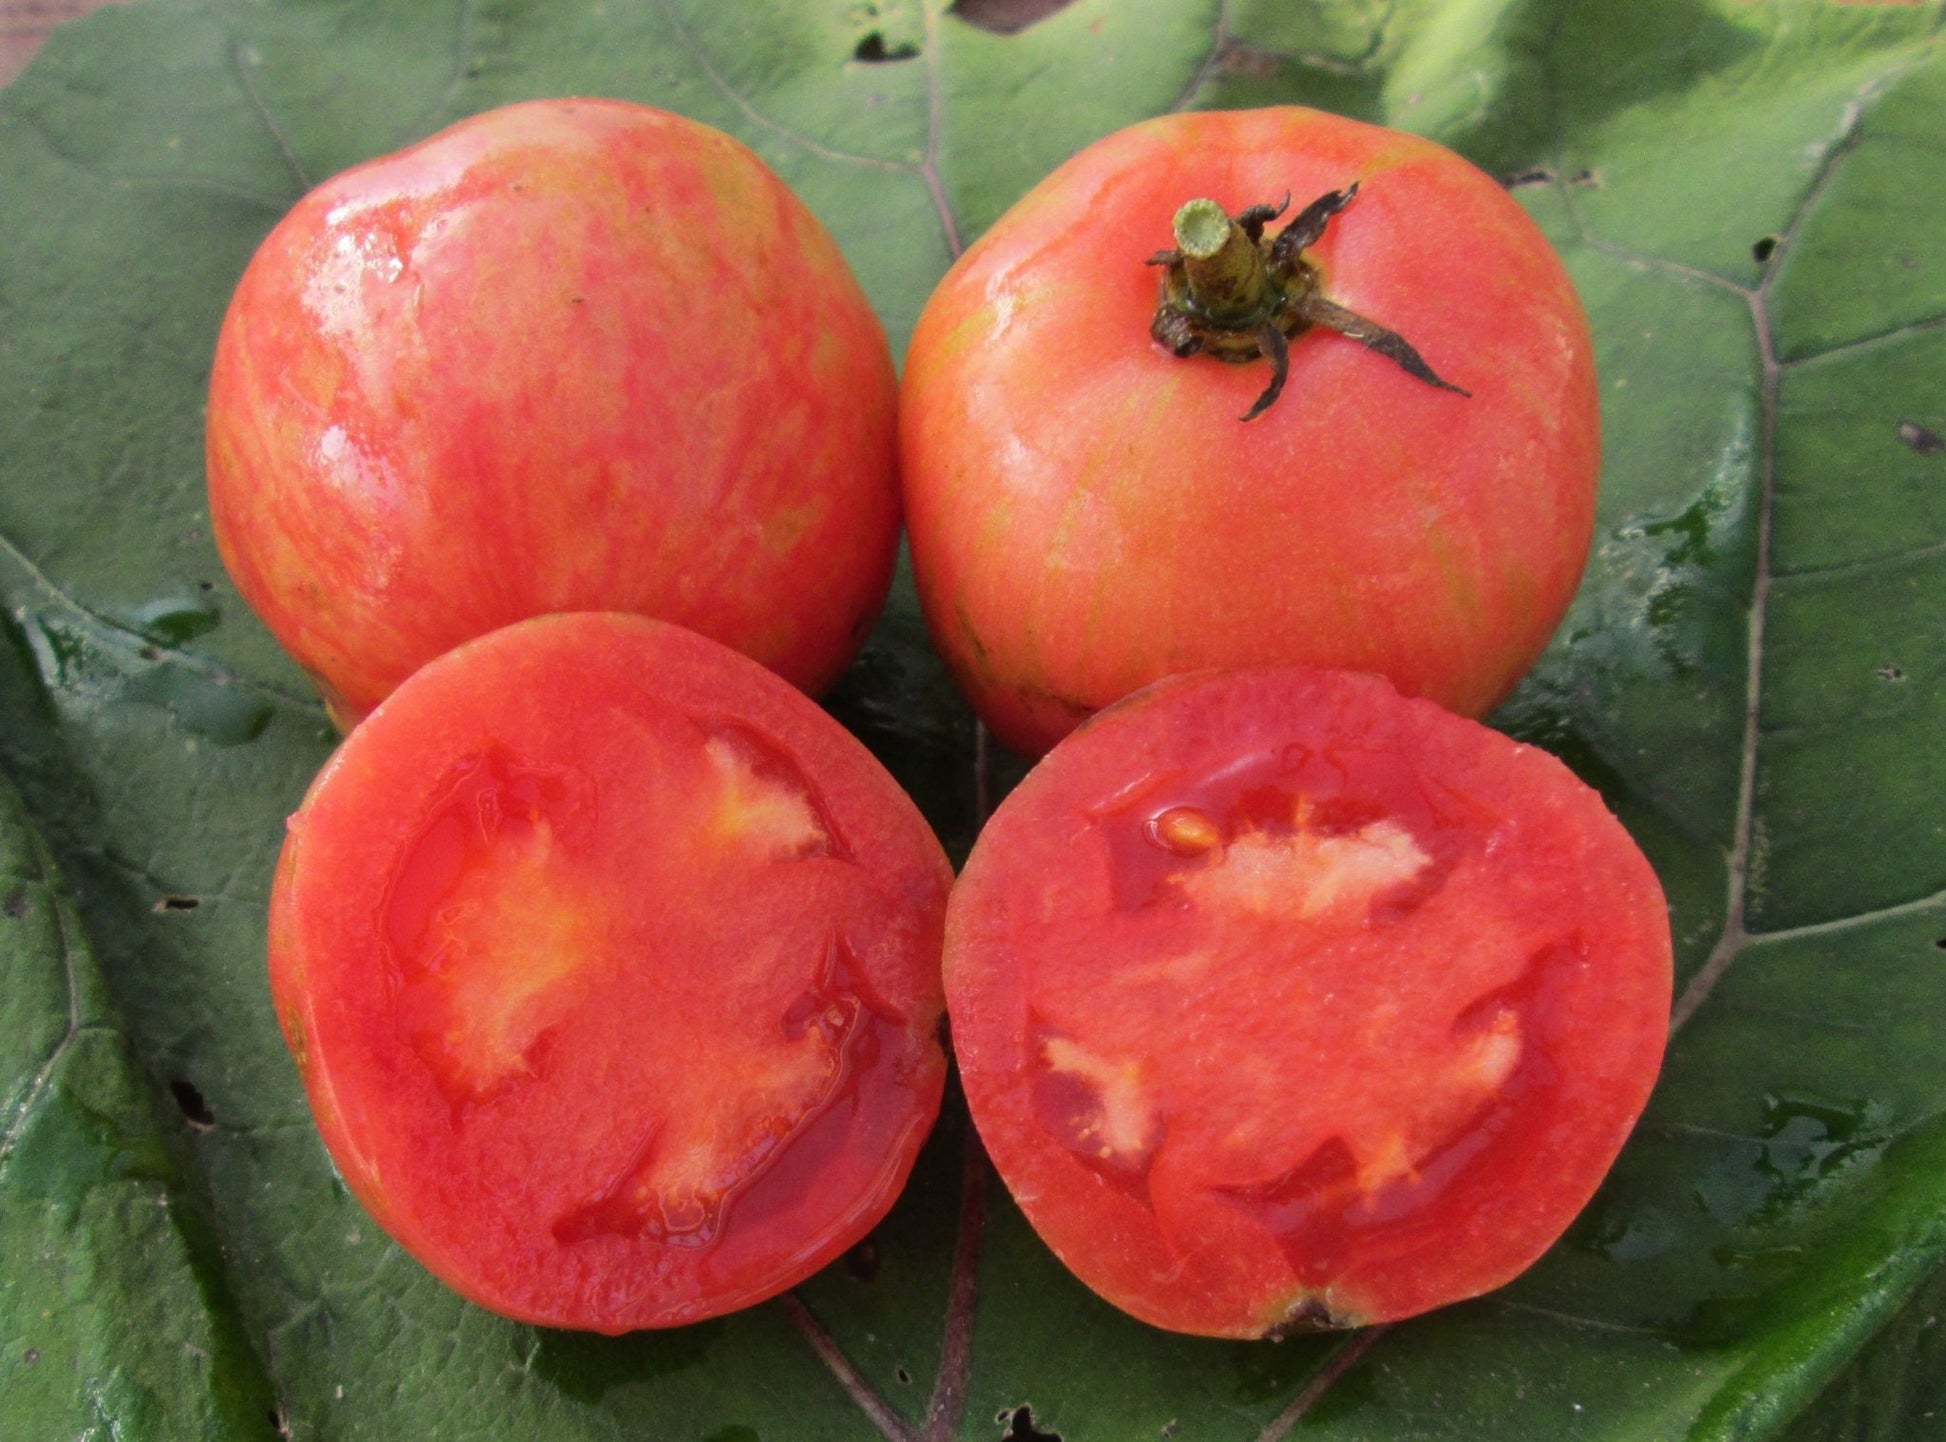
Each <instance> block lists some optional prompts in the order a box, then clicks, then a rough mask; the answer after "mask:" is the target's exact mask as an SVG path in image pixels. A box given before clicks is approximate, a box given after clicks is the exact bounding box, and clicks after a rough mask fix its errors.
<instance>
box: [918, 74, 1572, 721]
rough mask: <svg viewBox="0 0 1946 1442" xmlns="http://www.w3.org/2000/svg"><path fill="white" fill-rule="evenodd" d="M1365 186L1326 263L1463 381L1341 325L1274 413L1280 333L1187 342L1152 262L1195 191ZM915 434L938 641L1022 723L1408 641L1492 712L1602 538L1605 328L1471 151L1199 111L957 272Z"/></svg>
mask: <svg viewBox="0 0 1946 1442" xmlns="http://www.w3.org/2000/svg"><path fill="white" fill-rule="evenodd" d="M1354 184H1355V185H1356V186H1357V192H1356V195H1355V197H1349V198H1346V199H1345V200H1344V202H1343V203H1342V205H1341V207H1340V208H1339V209H1338V210H1336V211H1333V212H1332V213H1331V214H1330V215H1329V218H1328V220H1327V221H1326V222H1325V223H1324V224H1323V228H1322V231H1321V233H1320V235H1319V237H1318V238H1317V239H1316V240H1315V242H1313V243H1312V244H1311V245H1309V246H1308V247H1307V248H1305V249H1304V250H1303V252H1302V253H1303V255H1304V256H1305V257H1306V258H1307V263H1308V264H1309V266H1310V267H1311V269H1312V270H1313V271H1314V272H1315V275H1316V281H1317V285H1318V288H1319V293H1320V295H1321V296H1322V298H1323V299H1325V300H1328V301H1330V302H1332V303H1334V304H1335V305H1336V306H1338V307H1340V308H1342V309H1344V310H1348V311H1350V312H1353V313H1355V314H1356V315H1357V316H1360V317H1365V318H1368V319H1369V320H1370V321H1371V322H1373V323H1376V324H1377V325H1379V326H1382V327H1385V328H1389V329H1390V330H1391V331H1392V332H1394V333H1395V334H1396V336H1398V337H1402V338H1403V339H1404V341H1406V342H1409V343H1410V346H1411V347H1412V348H1414V349H1415V351H1416V353H1417V354H1418V355H1419V356H1420V357H1423V360H1424V362H1425V363H1426V365H1427V366H1428V367H1430V369H1431V371H1433V372H1435V373H1436V374H1437V376H1438V377H1439V378H1440V379H1441V380H1442V382H1443V383H1444V385H1445V386H1446V388H1442V387H1441V385H1438V384H1429V383H1428V382H1427V381H1426V380H1424V379H1421V378H1418V377H1416V376H1415V375H1414V374H1412V373H1410V372H1409V371H1408V369H1407V368H1406V367H1405V366H1404V365H1403V364H1401V363H1400V362H1399V361H1398V360H1397V359H1394V358H1388V356H1387V355H1385V354H1383V353H1381V352H1380V351H1378V350H1374V349H1372V348H1371V347H1370V346H1369V345H1367V344H1361V343H1359V341H1358V340H1355V339H1352V338H1349V337H1348V336H1346V335H1343V334H1339V333H1336V332H1334V331H1333V330H1332V329H1331V328H1330V327H1328V326H1326V325H1323V324H1314V325H1310V326H1309V327H1308V328H1303V329H1301V330H1298V331H1296V332H1295V333H1294V334H1293V337H1292V338H1291V339H1290V340H1289V341H1288V350H1289V365H1288V381H1287V383H1286V384H1285V385H1284V387H1283V390H1282V394H1281V396H1280V397H1279V398H1278V399H1277V400H1276V402H1275V403H1274V404H1272V405H1270V406H1269V407H1268V408H1267V409H1265V410H1263V411H1262V413H1261V414H1259V415H1257V416H1256V417H1255V418H1254V419H1251V420H1249V421H1247V422H1246V421H1241V420H1239V417H1240V416H1243V415H1244V414H1246V413H1247V412H1248V411H1250V410H1251V408H1252V406H1253V404H1254V403H1256V402H1257V401H1258V400H1259V398H1260V397H1261V396H1262V395H1263V394H1264V392H1265V391H1266V390H1267V383H1268V379H1269V377H1270V375H1271V366H1270V362H1269V361H1268V359H1259V360H1253V361H1248V362H1245V363H1239V364H1224V363H1223V362H1221V361H1219V360H1217V359H1214V358H1212V356H1211V355H1210V354H1208V353H1205V354H1197V355H1193V356H1190V357H1189V358H1187V359H1183V358H1179V357H1178V356H1176V355H1174V354H1172V353H1171V351H1170V349H1168V348H1166V347H1165V346H1164V345H1163V344H1160V343H1158V341H1157V340H1156V339H1154V338H1153V337H1152V324H1153V322H1154V321H1155V319H1156V317H1157V311H1158V301H1159V299H1160V298H1161V297H1162V294H1163V292H1164V291H1165V290H1166V289H1167V282H1166V281H1165V279H1164V275H1165V268H1164V267H1162V266H1158V265H1152V264H1149V263H1148V262H1149V261H1150V260H1151V259H1153V258H1155V255H1156V253H1157V252H1159V251H1164V250H1166V248H1168V247H1170V246H1171V244H1172V240H1176V241H1179V240H1180V236H1179V235H1177V234H1176V233H1175V232H1173V231H1172V217H1174V216H1175V215H1176V213H1177V211H1178V208H1179V207H1181V206H1183V205H1184V204H1185V202H1188V201H1191V200H1192V199H1198V198H1200V199H1209V200H1213V201H1215V202H1216V203H1217V204H1218V205H1220V206H1221V207H1222V209H1223V210H1224V211H1227V212H1229V213H1231V214H1233V215H1243V214H1247V213H1248V211H1249V209H1250V208H1251V207H1253V206H1259V205H1264V206H1268V207H1272V208H1274V207H1275V206H1276V205H1277V204H1278V202H1279V201H1281V200H1285V199H1286V198H1288V199H1290V200H1291V210H1290V213H1287V214H1285V215H1284V216H1283V217H1282V219H1281V220H1279V221H1273V222H1270V223H1269V225H1268V227H1267V228H1266V229H1265V230H1264V242H1265V244H1266V245H1267V246H1268V245H1269V244H1270V241H1271V239H1272V237H1273V236H1276V237H1278V238H1281V237H1282V235H1283V234H1284V231H1283V230H1281V229H1280V228H1279V227H1280V226H1284V227H1288V226H1289V225H1290V224H1291V223H1292V220H1293V217H1294V216H1295V215H1296V214H1298V213H1301V212H1302V211H1304V210H1307V209H1309V204H1308V203H1310V202H1312V201H1313V200H1314V197H1326V196H1330V195H1332V194H1333V193H1337V194H1338V195H1340V196H1343V195H1344V194H1345V192H1346V191H1347V190H1348V189H1349V188H1350V187H1351V186H1352V185H1354ZM1261 215H1262V212H1259V224H1262V220H1261ZM1254 353H1255V352H1254V351H1253V352H1252V354H1254ZM1455 387H1456V388H1458V389H1463V390H1465V391H1467V392H1470V395H1462V394H1459V393H1458V389H1454V388H1455ZM900 457H901V462H900V463H901V475H902V483H903V485H904V490H905V505H906V524H907V529H908V532H909V534H910V537H911V546H912V560H913V568H914V572H915V575H916V578H917V581H918V587H919V595H920V598H921V601H922V602H923V604H924V607H925V612H926V618H927V621H928V624H929V626H930V628H931V630H932V634H933V637H934V640H935V641H936V643H937V644H938V646H939V649H940V650H941V652H942V653H943V654H944V655H945V657H946V658H947V660H948V662H949V663H950V664H951V666H952V669H953V672H954V675H955V676H956V678H957V679H958V680H959V682H960V684H961V685H962V687H963V688H964V689H965V691H966V693H967V694H968V696H969V697H970V698H971V700H972V701H973V704H974V706H975V707H976V709H977V710H978V711H979V712H980V714H981V716H982V717H984V718H985V720H986V722H987V724H988V725H989V726H991V727H992V728H993V730H994V732H995V733H996V734H997V735H998V736H999V737H1000V738H1001V740H1003V741H1005V742H1006V743H1007V744H1008V745H1010V746H1012V747H1014V748H1016V749H1018V750H1021V751H1023V752H1027V753H1033V754H1038V753H1039V752H1041V751H1044V750H1046V749H1047V747H1048V746H1050V745H1051V744H1053V742H1054V741H1055V740H1057V739H1058V738H1059V737H1060V736H1062V735H1064V734H1065V733H1066V732H1067V731H1068V730H1069V729H1071V728H1072V727H1073V726H1074V725H1075V724H1076V723H1077V722H1078V721H1080V720H1081V719H1082V718H1084V717H1086V716H1087V715H1089V714H1090V713H1091V712H1093V711H1095V710H1096V709H1098V708H1100V707H1102V706H1105V705H1107V704H1108V703H1110V702H1112V701H1114V700H1116V699H1118V698H1119V697H1121V696H1124V695H1126V694H1128V693H1129V692H1130V691H1133V690H1135V689H1136V688H1138V687H1140V686H1142V685H1145V684H1146V683H1148V682H1150V681H1153V680H1156V679H1158V678H1159V677H1162V676H1166V675H1172V674H1175V673H1177V672H1181V671H1188V670H1194V669H1197V668H1201V667H1228V666H1240V665H1252V664H1268V663H1277V662H1284V663H1302V664H1308V665H1315V666H1323V667H1340V666H1341V667H1346V668H1350V669H1354V670H1364V671H1376V672H1378V673H1380V674H1383V675H1385V676H1388V677H1390V678H1391V680H1392V681H1393V682H1394V683H1395V684H1396V685H1398V686H1399V688H1400V689H1401V690H1403V691H1406V692H1407V693H1409V694H1412V695H1420V696H1426V697H1430V698H1432V699H1434V700H1437V701H1439V702H1440V703H1441V704H1443V705H1445V706H1447V707H1448V708H1450V709H1453V710H1457V711H1461V712H1464V713H1466V714H1469V715H1482V714H1484V713H1485V712H1486V711H1487V710H1488V709H1490V708H1491V707H1492V706H1493V705H1494V704H1495V703H1496V702H1497V701H1498V700H1500V699H1501V698H1502V697H1503V696H1505V694H1506V693H1507V692H1508V691H1509V690H1510V689H1511V688H1512V686H1513V684H1514V683H1515V681H1516V680H1517V679H1518V678H1519V677H1520V676H1521V675H1522V674H1523V673H1524V672H1525V671H1526V670H1527V668H1528V667H1529V666H1531V665H1532V663H1533V662H1534V660H1535V659H1536V658H1537V657H1538V656H1539V654H1540V652H1541V650H1542V648H1543V647H1544V646H1545V645H1546V643H1547V641H1548V638H1549V637H1550V635H1551V634H1552V633H1553V631H1554V628H1555V626H1556V624H1557V623H1558V622H1559V620H1560V618H1561V615H1562V614H1563V612H1564V611H1565V609H1566V607H1567V604H1568V601H1569V600H1570V598H1571V597H1572V596H1573V593H1574V590H1575V587H1576V585H1577V584H1578V582H1579V579H1580V576H1581V571H1582V567H1583V564H1584V562H1585V560H1586V556H1587V549H1588V544H1589V540H1590V537H1591V535H1592V529H1593V524H1594V502H1595V490H1596V481H1597V477H1598V471H1599V461H1600V417H1599V412H1598V405H1597V393H1596V388H1595V372H1594V363H1593V350H1592V346H1591V343H1590V339H1589V333H1588V327H1587V322H1586V319H1585V317H1584V315H1583V312H1582V309H1581V305H1580V302H1579V300H1578V299H1577V298H1576V296H1575V293H1574V290H1573V287H1572V286H1571V285H1570V283H1569V281H1568V277H1567V274H1566V272H1565V271H1564V270H1563V268H1562V266H1561V263H1560V261H1559V260H1558V259H1557V258H1556V256H1555V255H1554V253H1553V251H1552V250H1551V249H1550V248H1549V246H1548V244H1547V241H1546V239H1545V237H1543V236H1542V234H1541V233H1540V230H1539V229H1538V228H1537V227H1536V226H1535V225H1534V223H1533V222H1532V221H1531V220H1530V219H1529V218H1528V217H1527V215H1526V213H1525V212H1524V211H1522V210H1521V208H1520V206H1519V205H1518V204H1517V203H1516V202H1515V201H1514V200H1512V199H1511V198H1510V197H1509V196H1508V195H1507V194H1506V192H1505V191H1504V189H1503V188H1502V187H1501V186H1500V185H1498V184H1497V183H1496V182H1495V181H1493V180H1492V179H1491V178H1490V177H1488V176H1486V175H1485V174H1483V173H1481V172H1480V171H1479V170H1477V169H1475V168H1474V167H1473V166H1472V165H1470V164H1468V163H1467V162H1466V161H1464V160H1462V159H1461V158H1460V157H1458V156H1457V155H1454V154H1453V153H1452V152H1451V151H1449V150H1446V149H1444V148H1443V147H1441V146H1438V145H1435V144H1433V143H1432V142H1430V141H1427V140H1422V139H1419V138H1417V137H1415V136H1410V135H1403V134H1399V133H1397V132H1394V131H1389V130H1384V129H1381V128H1379V127H1376V126H1371V125H1365V124H1361V123H1360V122H1357V121H1353V120H1345V119H1342V118H1340V117H1337V116H1332V115H1325V114H1321V113H1319V112H1316V111H1310V110H1301V109H1295V108H1284V109H1270V110H1258V111H1232V112H1210V113H1201V114H1188V115H1172V116H1167V117H1164V118H1161V119H1158V120H1152V121H1148V122H1145V123H1143V124H1141V125H1137V126H1134V127H1132V128H1131V129H1128V130H1125V131H1123V132H1121V133H1119V134H1117V135H1113V136H1110V137H1109V138H1107V139H1105V140H1102V141H1100V142H1098V143H1097V144H1095V145H1092V146H1090V147H1089V148H1088V149H1086V150H1084V151H1082V152H1081V153H1080V154H1079V155H1077V156H1075V157H1074V158H1073V159H1072V160H1070V161H1068V162H1067V163H1066V164H1065V165H1063V166H1062V167H1061V168H1060V169H1058V170H1056V171H1055V172H1054V173H1053V174H1052V175H1050V176H1049V177H1048V178H1047V179H1046V180H1044V181H1043V182H1042V183H1041V184H1040V185H1038V186H1036V187H1035V188H1034V189H1033V190H1032V191H1031V192H1030V193H1029V194H1028V195H1027V196H1026V197H1025V198H1024V199H1023V200H1021V201H1020V202H1019V203H1018V204H1017V205H1016V206H1014V207H1013V208H1012V209H1011V210H1009V211H1008V212H1007V213H1006V214H1005V215H1004V216H1002V217H1001V218H1000V219H999V220H998V221H997V222H995V224H994V225H993V227H992V228H991V229H990V230H989V231H987V232H986V234H985V235H983V236H981V238H980V239H979V241H978V242H977V243H976V244H975V245H974V246H972V247H971V248H970V249H969V250H968V251H967V252H966V254H965V255H964V256H962V257H961V258H960V260H959V262H958V263H957V264H956V265H955V266H954V267H953V269H952V270H951V271H950V272H949V273H948V274H947V276H946V278H945V279H944V280H943V281H942V282H941V284H940V286H939V288H938V289H937V290H936V291H935V292H934V294H933V296H932V298H931V300H930V301H929V302H928V304H927V306H926V309H925V312H924V314H923V315H922V316H921V317H920V320H919V323H918V327H917V329H916V331H915V332H914V335H913V338H912V345H911V348H910V350H909V351H908V353H907V357H906V369H905V378H904V382H903V387H902V390H901V394H900Z"/></svg>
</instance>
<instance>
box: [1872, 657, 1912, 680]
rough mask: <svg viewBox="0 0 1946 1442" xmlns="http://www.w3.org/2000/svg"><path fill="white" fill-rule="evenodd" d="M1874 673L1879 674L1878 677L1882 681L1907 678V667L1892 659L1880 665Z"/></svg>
mask: <svg viewBox="0 0 1946 1442" xmlns="http://www.w3.org/2000/svg"><path fill="white" fill-rule="evenodd" d="M1874 674H1875V675H1877V677H1878V679H1879V680H1881V681H1903V680H1905V669H1904V668H1903V667H1901V666H1899V665H1898V664H1896V663H1895V662H1892V661H1887V662H1886V663H1885V664H1884V665H1883V666H1881V667H1879V668H1878V670H1877V671H1876V672H1875V673H1874Z"/></svg>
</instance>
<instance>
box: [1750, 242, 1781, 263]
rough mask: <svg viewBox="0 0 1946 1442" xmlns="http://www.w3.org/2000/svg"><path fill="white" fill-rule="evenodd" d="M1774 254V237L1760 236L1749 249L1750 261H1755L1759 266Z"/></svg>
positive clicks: (1775, 244)
mask: <svg viewBox="0 0 1946 1442" xmlns="http://www.w3.org/2000/svg"><path fill="white" fill-rule="evenodd" d="M1776 253H1777V237H1776V236H1774V235H1760V236H1758V237H1757V240H1756V243H1755V244H1754V245H1752V246H1751V247H1750V256H1751V259H1753V260H1755V261H1756V262H1757V264H1759V265H1762V264H1763V263H1764V262H1765V261H1767V260H1769V259H1770V258H1771V256H1773V255H1775V254H1776Z"/></svg>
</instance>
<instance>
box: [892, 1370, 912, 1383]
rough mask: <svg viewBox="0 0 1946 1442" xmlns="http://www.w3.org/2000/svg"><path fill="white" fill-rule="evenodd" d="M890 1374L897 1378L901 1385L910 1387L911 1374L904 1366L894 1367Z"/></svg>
mask: <svg viewBox="0 0 1946 1442" xmlns="http://www.w3.org/2000/svg"><path fill="white" fill-rule="evenodd" d="M892 1375H893V1376H894V1377H897V1378H898V1379H899V1382H900V1384H901V1385H902V1386H906V1387H910V1386H911V1385H912V1374H911V1373H910V1372H908V1371H906V1369H905V1368H903V1367H899V1368H896V1369H894V1371H893V1373H892Z"/></svg>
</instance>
